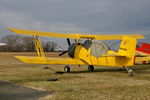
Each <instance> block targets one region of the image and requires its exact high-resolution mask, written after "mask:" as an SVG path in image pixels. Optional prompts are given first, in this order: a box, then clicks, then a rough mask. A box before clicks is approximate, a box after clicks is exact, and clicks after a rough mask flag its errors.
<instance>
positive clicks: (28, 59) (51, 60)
mask: <svg viewBox="0 0 150 100" xmlns="http://www.w3.org/2000/svg"><path fill="white" fill-rule="evenodd" d="M15 57H16V58H17V59H19V60H21V61H23V62H25V63H31V64H66V65H69V64H71V65H86V64H87V63H86V62H84V61H82V60H80V59H77V58H74V59H73V58H56V57H45V58H43V57H37V56H15Z"/></svg>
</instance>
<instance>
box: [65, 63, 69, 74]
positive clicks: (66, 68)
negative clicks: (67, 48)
mask: <svg viewBox="0 0 150 100" xmlns="http://www.w3.org/2000/svg"><path fill="white" fill-rule="evenodd" d="M64 72H65V73H69V72H70V66H68V65H67V66H65V67H64Z"/></svg>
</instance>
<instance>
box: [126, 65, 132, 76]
mask: <svg viewBox="0 0 150 100" xmlns="http://www.w3.org/2000/svg"><path fill="white" fill-rule="evenodd" d="M124 68H125V69H126V71H127V72H128V75H129V76H133V70H132V69H128V68H127V67H124Z"/></svg>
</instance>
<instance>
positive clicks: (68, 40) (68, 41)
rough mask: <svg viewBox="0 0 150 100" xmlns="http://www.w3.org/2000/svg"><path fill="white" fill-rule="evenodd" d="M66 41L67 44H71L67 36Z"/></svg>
mask: <svg viewBox="0 0 150 100" xmlns="http://www.w3.org/2000/svg"><path fill="white" fill-rule="evenodd" d="M67 43H68V45H69V46H70V45H71V43H70V39H69V38H67Z"/></svg>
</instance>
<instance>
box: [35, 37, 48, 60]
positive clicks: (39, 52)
mask: <svg viewBox="0 0 150 100" xmlns="http://www.w3.org/2000/svg"><path fill="white" fill-rule="evenodd" d="M33 37H34V38H35V40H34V44H35V48H36V51H37V55H38V56H39V57H42V58H45V54H44V50H43V47H42V44H41V41H40V38H39V36H33Z"/></svg>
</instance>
